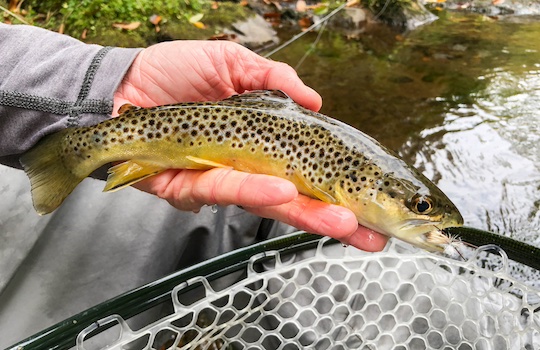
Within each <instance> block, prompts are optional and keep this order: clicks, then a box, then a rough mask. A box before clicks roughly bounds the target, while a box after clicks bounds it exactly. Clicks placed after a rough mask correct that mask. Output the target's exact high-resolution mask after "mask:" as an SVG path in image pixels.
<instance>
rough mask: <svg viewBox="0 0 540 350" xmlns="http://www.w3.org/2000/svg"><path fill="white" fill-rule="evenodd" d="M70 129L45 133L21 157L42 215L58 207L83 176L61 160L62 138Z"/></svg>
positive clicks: (36, 205)
mask: <svg viewBox="0 0 540 350" xmlns="http://www.w3.org/2000/svg"><path fill="white" fill-rule="evenodd" d="M67 132H68V130H63V131H60V132H58V133H55V134H52V135H48V136H46V137H44V138H43V139H41V140H40V141H39V142H38V143H37V144H36V145H35V146H34V147H33V148H32V149H30V150H29V151H28V152H26V153H25V154H23V156H22V157H21V159H20V162H21V165H22V166H23V169H24V171H25V172H26V175H28V178H29V179H30V183H31V185H32V200H33V202H34V208H35V209H36V211H37V213H38V214H39V215H45V214H49V213H50V212H52V211H53V210H55V209H56V208H58V207H59V206H60V204H62V202H63V201H64V199H66V197H67V196H68V195H69V194H70V193H71V192H72V191H73V190H74V189H75V187H77V185H78V184H79V183H80V182H81V181H82V180H83V179H84V177H79V176H76V175H75V174H73V173H72V171H71V170H70V169H68V168H67V167H66V166H65V164H64V162H63V160H62V157H61V154H62V153H61V152H62V139H63V138H64V137H65V134H66V133H67Z"/></svg>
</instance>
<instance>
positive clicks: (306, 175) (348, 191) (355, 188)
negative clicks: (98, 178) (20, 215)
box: [21, 91, 463, 251]
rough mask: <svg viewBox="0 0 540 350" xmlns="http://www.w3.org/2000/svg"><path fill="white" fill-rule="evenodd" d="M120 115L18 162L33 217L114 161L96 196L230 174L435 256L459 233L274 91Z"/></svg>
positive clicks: (400, 167)
mask: <svg viewBox="0 0 540 350" xmlns="http://www.w3.org/2000/svg"><path fill="white" fill-rule="evenodd" d="M121 110H122V113H121V114H120V115H119V116H118V117H117V118H113V119H110V120H107V121H104V122H101V123H99V124H97V125H95V126H90V127H78V128H69V129H65V130H63V131H60V132H58V133H55V134H52V135H48V136H46V137H44V138H43V139H42V140H41V141H40V142H38V144H37V145H35V146H34V147H33V148H32V149H31V150H30V151H28V152H27V153H25V154H24V155H23V156H22V157H21V164H22V166H23V168H24V170H25V171H26V173H27V175H28V177H29V178H30V182H31V184H32V197H33V201H34V207H35V209H36V211H37V212H38V213H39V214H47V213H50V212H52V211H53V210H55V209H56V208H57V207H58V206H59V205H60V204H61V203H62V202H63V200H64V199H65V198H66V197H67V196H68V195H69V194H70V193H71V192H72V191H73V189H74V188H75V187H76V186H77V185H78V184H79V183H80V182H81V181H82V180H83V179H84V178H86V177H87V176H89V175H90V173H92V172H93V171H94V170H95V169H97V168H99V167H101V166H102V165H104V164H107V163H111V162H118V161H124V162H123V163H121V164H119V165H116V166H113V167H112V168H110V169H109V177H108V179H107V183H106V185H105V189H104V191H114V190H117V189H120V188H123V187H126V186H129V185H131V184H133V183H136V182H137V181H140V180H142V179H144V178H147V177H149V176H152V175H155V174H158V173H160V172H162V171H164V170H166V169H170V168H176V169H203V170H204V169H210V168H214V167H232V168H234V169H236V170H240V171H245V172H250V173H260V174H268V175H275V176H279V177H282V178H285V179H287V180H290V181H292V182H293V183H294V184H295V185H296V187H297V188H298V191H299V192H300V193H302V194H305V195H307V196H310V197H312V198H318V199H320V200H322V201H324V202H327V203H332V204H337V205H341V206H344V207H346V208H349V209H350V210H352V211H353V212H354V213H355V214H356V217H357V218H358V222H359V223H360V224H361V225H363V226H366V227H368V228H371V229H373V230H375V231H377V232H380V233H383V234H386V235H388V236H394V237H398V238H400V239H402V240H405V241H407V242H409V243H412V244H414V245H416V246H419V247H422V248H425V249H428V250H437V251H441V250H443V249H444V246H445V244H447V242H448V239H447V237H446V236H445V235H444V234H442V232H441V230H442V229H444V228H447V227H453V226H461V225H462V224H463V219H462V217H461V215H460V213H459V211H458V210H457V209H456V207H455V206H454V204H453V203H452V202H451V201H450V200H449V199H448V198H447V197H446V195H444V194H443V193H442V192H441V191H440V190H439V189H438V188H437V187H436V186H435V185H434V184H433V183H432V182H430V181H429V180H428V179H427V178H426V177H424V176H423V175H422V174H420V173H419V172H418V171H417V170H416V169H414V168H413V167H411V166H409V165H407V164H406V163H405V162H404V161H403V160H402V159H400V158H399V157H398V156H396V155H395V154H394V153H393V152H391V151H389V150H388V149H386V148H385V147H384V146H382V145H381V144H379V143H378V142H377V141H376V140H374V139H373V138H371V137H369V136H368V135H366V134H364V133H362V132H361V131H359V130H357V129H355V128H353V127H351V126H349V125H347V124H345V123H342V122H340V121H337V120H335V119H332V118H330V117H327V116H324V115H322V114H319V113H315V112H312V111H310V110H307V109H305V108H303V107H301V106H299V105H298V104H296V103H295V102H293V101H292V99H290V98H289V97H288V96H287V95H285V94H284V93H283V92H281V91H255V92H250V93H245V94H241V95H235V96H233V97H231V98H228V99H225V100H222V101H218V102H197V103H181V104H174V105H166V106H159V107H153V108H139V107H134V106H129V105H127V106H123V107H122V108H121Z"/></svg>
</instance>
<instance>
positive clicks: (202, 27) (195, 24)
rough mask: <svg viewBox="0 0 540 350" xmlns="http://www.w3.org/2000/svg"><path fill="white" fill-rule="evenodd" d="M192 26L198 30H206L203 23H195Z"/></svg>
mask: <svg viewBox="0 0 540 350" xmlns="http://www.w3.org/2000/svg"><path fill="white" fill-rule="evenodd" d="M193 25H194V26H195V27H197V28H199V29H205V28H206V26H205V25H204V23H203V22H195V23H193Z"/></svg>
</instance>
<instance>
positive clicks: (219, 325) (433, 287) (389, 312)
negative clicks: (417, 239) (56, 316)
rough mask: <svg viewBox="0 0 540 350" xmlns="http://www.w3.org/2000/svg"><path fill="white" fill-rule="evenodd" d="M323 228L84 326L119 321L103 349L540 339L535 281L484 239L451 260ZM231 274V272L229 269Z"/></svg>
mask: <svg viewBox="0 0 540 350" xmlns="http://www.w3.org/2000/svg"><path fill="white" fill-rule="evenodd" d="M332 242H333V241H331V240H328V239H326V238H324V239H320V241H319V243H318V245H317V246H316V248H313V249H309V250H303V251H300V252H298V251H297V252H295V253H287V254H282V253H279V252H278V251H267V252H263V253H259V254H256V255H254V256H252V257H251V259H250V260H249V263H248V264H247V265H246V266H245V268H244V269H243V274H242V275H241V276H238V275H237V274H238V272H235V273H234V274H233V273H231V274H230V275H229V276H225V277H222V278H220V280H219V281H218V282H219V283H216V282H215V281H209V280H208V279H207V278H205V277H195V278H191V279H189V280H188V281H186V282H184V283H181V284H180V285H178V286H176V287H175V288H174V290H173V291H172V301H173V305H174V312H173V313H172V314H170V315H168V316H165V317H163V318H162V319H159V320H158V321H156V322H154V323H152V324H150V325H148V326H146V327H144V328H142V329H140V330H139V331H136V332H134V331H131V330H130V329H129V327H128V326H127V324H126V322H125V321H124V320H123V319H121V318H120V317H119V316H110V317H108V318H106V319H104V320H102V321H101V322H98V323H96V324H94V325H93V326H91V327H88V328H87V329H85V330H84V331H83V332H81V333H80V334H79V337H78V339H77V346H78V347H79V348H80V349H82V348H84V345H85V338H86V337H87V336H88V334H89V333H91V332H93V331H95V330H96V328H98V327H101V326H103V325H106V324H108V323H115V324H117V325H119V327H120V328H121V330H122V332H121V335H120V337H119V338H118V339H117V340H116V341H113V342H111V343H110V344H108V346H109V348H110V349H150V348H153V349H156V350H164V349H169V348H170V349H178V348H179V349H267V350H270V349H287V350H293V349H303V348H309V349H336V350H337V349H340V350H341V349H366V350H367V349H369V350H371V349H378V350H381V349H403V350H405V349H461V350H465V349H479V350H480V349H531V350H532V349H538V348H539V347H540V312H538V309H539V308H540V292H539V291H538V290H536V289H534V288H532V287H530V286H527V285H525V284H523V283H521V282H519V281H517V280H515V279H513V278H512V277H510V276H509V274H508V273H507V269H508V261H507V259H506V258H505V254H504V252H500V253H499V254H500V259H499V260H498V263H493V264H490V268H489V269H488V268H485V267H482V266H479V265H482V261H483V258H482V256H483V254H486V253H485V251H486V250H487V249H488V248H489V247H482V248H480V249H479V250H478V251H477V253H475V254H474V255H472V256H471V257H469V258H468V259H467V261H456V260H453V259H449V258H447V257H443V256H438V255H434V254H430V253H426V252H424V251H421V250H418V249H416V248H414V247H411V246H410V245H408V244H406V243H403V242H400V241H397V240H392V242H391V243H390V244H389V245H388V246H387V248H386V249H385V251H384V252H380V253H366V252H362V251H360V250H357V249H354V248H352V247H343V246H342V245H341V244H331V243H332ZM233 275H234V276H233Z"/></svg>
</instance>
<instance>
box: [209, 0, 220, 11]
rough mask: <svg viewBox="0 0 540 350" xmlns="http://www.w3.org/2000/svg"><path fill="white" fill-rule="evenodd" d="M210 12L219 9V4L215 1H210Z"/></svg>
mask: <svg viewBox="0 0 540 350" xmlns="http://www.w3.org/2000/svg"><path fill="white" fill-rule="evenodd" d="M211 8H212V10H217V9H218V8H219V4H218V2H217V1H212V6H211Z"/></svg>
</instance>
